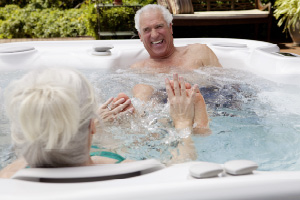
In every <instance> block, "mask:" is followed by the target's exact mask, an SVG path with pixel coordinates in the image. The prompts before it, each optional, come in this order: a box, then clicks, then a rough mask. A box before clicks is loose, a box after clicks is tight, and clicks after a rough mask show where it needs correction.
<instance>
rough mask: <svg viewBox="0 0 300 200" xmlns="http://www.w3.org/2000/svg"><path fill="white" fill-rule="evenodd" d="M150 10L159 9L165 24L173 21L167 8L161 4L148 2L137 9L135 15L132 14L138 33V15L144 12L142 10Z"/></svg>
mask: <svg viewBox="0 0 300 200" xmlns="http://www.w3.org/2000/svg"><path fill="white" fill-rule="evenodd" d="M150 10H152V11H153V10H157V11H160V12H161V14H162V15H163V17H164V19H165V21H166V23H167V25H168V26H170V24H171V23H172V21H173V16H172V14H171V13H170V12H169V10H168V9H167V8H165V7H164V6H162V5H157V4H148V5H146V6H144V7H142V8H141V9H139V10H138V11H137V12H136V14H135V16H134V22H135V28H136V30H137V31H138V32H139V33H140V17H141V14H142V13H144V12H149V11H150Z"/></svg>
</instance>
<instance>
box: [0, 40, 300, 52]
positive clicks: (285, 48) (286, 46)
mask: <svg viewBox="0 0 300 200" xmlns="http://www.w3.org/2000/svg"><path fill="white" fill-rule="evenodd" d="M55 40H58V41H59V40H60V41H61V40H95V38H93V37H75V38H72V37H70V38H34V39H28V38H21V39H0V44H1V43H8V42H26V41H55ZM271 43H274V44H277V45H278V47H279V48H280V51H281V52H289V53H295V54H298V55H300V46H298V47H295V46H293V43H286V42H271Z"/></svg>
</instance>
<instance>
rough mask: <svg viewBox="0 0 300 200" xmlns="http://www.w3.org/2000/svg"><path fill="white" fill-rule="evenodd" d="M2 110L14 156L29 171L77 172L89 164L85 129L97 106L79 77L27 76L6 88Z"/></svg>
mask: <svg viewBox="0 0 300 200" xmlns="http://www.w3.org/2000/svg"><path fill="white" fill-rule="evenodd" d="M5 108H6V111H7V114H8V117H9V119H10V121H11V135H12V139H13V142H14V145H15V147H16V150H17V153H21V154H22V156H24V158H25V160H26V161H27V163H28V164H29V165H30V166H32V167H60V166H76V165H82V164H85V163H86V162H87V160H88V159H89V157H88V155H89V137H90V135H89V125H90V120H91V119H92V118H94V117H95V116H96V109H97V103H96V98H95V94H94V90H93V87H92V86H91V85H90V83H89V82H88V81H87V80H86V79H85V77H84V76H83V75H81V74H80V73H79V72H77V71H75V70H71V69H58V68H48V69H39V70H34V71H31V72H29V73H27V74H25V75H24V76H23V77H22V78H21V79H19V80H15V81H13V82H12V83H11V84H10V85H9V86H8V87H7V88H6V91H5Z"/></svg>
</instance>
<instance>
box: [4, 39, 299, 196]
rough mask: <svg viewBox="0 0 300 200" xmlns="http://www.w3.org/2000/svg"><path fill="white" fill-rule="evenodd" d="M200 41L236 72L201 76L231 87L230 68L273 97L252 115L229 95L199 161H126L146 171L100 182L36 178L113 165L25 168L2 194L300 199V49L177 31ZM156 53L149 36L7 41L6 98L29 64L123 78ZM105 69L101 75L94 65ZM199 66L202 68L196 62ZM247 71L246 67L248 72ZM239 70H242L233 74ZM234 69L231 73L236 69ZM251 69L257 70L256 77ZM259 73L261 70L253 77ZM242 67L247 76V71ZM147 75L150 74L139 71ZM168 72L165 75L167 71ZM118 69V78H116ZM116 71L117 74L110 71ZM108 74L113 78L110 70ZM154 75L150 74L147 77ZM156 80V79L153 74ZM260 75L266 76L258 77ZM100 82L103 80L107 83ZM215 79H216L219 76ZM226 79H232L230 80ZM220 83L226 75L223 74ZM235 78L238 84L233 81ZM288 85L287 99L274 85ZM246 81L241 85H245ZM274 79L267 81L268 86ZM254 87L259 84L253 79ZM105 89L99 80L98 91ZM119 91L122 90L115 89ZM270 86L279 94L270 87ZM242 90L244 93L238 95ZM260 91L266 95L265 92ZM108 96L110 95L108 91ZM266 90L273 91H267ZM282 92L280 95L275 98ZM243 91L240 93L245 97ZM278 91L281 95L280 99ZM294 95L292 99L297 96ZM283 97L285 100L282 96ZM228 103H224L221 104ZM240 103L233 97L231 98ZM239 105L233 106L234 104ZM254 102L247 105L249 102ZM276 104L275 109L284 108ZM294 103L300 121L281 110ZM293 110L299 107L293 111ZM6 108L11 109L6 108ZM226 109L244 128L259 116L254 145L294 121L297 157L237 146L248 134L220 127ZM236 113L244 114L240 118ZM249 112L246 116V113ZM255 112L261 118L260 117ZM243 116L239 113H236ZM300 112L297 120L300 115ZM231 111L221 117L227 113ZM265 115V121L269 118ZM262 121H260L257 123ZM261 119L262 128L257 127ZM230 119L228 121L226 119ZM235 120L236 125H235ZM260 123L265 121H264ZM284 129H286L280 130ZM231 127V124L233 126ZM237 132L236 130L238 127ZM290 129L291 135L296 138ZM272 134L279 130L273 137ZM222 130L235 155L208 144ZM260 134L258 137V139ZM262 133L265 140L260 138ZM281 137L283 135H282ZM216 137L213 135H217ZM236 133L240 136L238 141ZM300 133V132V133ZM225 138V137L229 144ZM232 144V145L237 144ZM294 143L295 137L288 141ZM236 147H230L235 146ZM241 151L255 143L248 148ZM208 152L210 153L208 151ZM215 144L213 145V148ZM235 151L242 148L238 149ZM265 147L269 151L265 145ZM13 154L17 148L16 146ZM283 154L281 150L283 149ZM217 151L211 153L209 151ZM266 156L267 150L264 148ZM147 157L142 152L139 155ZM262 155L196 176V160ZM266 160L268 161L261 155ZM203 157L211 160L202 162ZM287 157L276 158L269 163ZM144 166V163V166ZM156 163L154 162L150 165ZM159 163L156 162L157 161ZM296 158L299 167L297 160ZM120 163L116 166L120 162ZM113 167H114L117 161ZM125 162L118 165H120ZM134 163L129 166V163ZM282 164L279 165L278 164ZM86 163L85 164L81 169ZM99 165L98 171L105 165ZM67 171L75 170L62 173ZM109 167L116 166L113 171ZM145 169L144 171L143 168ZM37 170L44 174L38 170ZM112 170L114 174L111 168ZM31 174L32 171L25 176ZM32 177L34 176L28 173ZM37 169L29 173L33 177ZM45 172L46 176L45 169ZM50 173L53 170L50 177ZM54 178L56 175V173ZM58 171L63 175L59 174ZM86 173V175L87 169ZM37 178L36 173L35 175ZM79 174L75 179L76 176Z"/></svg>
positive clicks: (220, 160)
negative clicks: (145, 40) (245, 164)
mask: <svg viewBox="0 0 300 200" xmlns="http://www.w3.org/2000/svg"><path fill="white" fill-rule="evenodd" d="M192 43H204V44H207V45H208V46H209V47H210V48H211V49H212V50H213V51H214V52H215V54H216V55H217V57H218V58H219V61H220V63H221V64H222V65H223V67H224V70H225V71H226V70H229V72H227V71H226V72H222V73H220V72H219V71H216V69H213V71H211V70H208V71H207V70H204V71H202V70H200V71H198V72H197V73H198V74H196V76H200V75H203V76H204V75H205V77H207V80H210V74H209V73H213V74H217V75H214V81H215V80H218V78H219V77H220V76H223V77H222V82H221V83H222V84H223V85H222V91H221V92H220V94H222V95H223V93H222V92H224V91H225V90H227V89H228V84H227V79H226V77H225V79H224V75H230V76H229V78H228V79H231V78H232V77H233V76H235V78H236V79H244V78H245V79H247V81H248V82H246V83H247V84H245V85H246V86H245V87H246V89H247V91H248V89H249V87H248V83H249V81H250V82H251V81H252V82H255V84H254V85H255V86H258V85H263V86H262V87H255V89H256V90H257V88H258V90H259V91H258V92H257V91H256V93H255V94H258V95H255V100H257V99H260V101H262V100H261V99H265V101H266V102H263V103H262V104H259V105H260V107H259V109H257V110H256V113H255V114H254V115H251V116H250V117H248V115H249V113H253V111H252V110H251V112H247V113H246V114H243V113H240V112H238V113H236V112H235V111H234V112H233V111H232V112H229V111H228V107H227V106H228V105H229V104H228V103H227V102H225V103H224V102H221V103H219V102H218V103H215V102H213V103H214V105H213V108H212V109H215V110H214V114H215V118H212V121H216V122H214V123H213V124H212V130H213V133H212V134H211V135H210V136H208V137H205V138H204V139H203V138H202V137H201V138H194V139H195V141H197V140H200V142H199V143H196V145H197V144H198V146H199V147H198V148H197V152H198V154H201V155H200V156H199V158H198V161H194V162H186V163H182V164H174V165H172V166H170V167H167V168H164V167H158V168H156V167H157V166H160V165H159V163H157V162H152V161H150V162H149V163H147V160H146V163H145V162H141V163H140V164H137V165H129V166H127V165H125V166H126V167H127V168H126V167H125V168H126V170H124V167H123V165H118V166H121V167H119V171H120V173H121V174H122V173H125V174H126V173H129V174H132V173H133V172H137V171H138V172H139V175H134V176H131V177H125V178H124V177H123V179H119V178H120V177H118V178H117V179H113V180H107V179H105V181H103V180H102V181H100V180H99V181H93V182H81V183H40V182H33V181H39V180H40V179H39V177H38V176H39V175H40V176H41V177H43V176H44V174H49V173H50V174H51V173H52V174H53V176H54V177H56V175H55V173H57V176H63V178H66V179H68V178H70V177H72V176H78V173H80V172H82V176H83V178H84V176H87V177H89V178H91V177H94V176H95V177H98V176H103V174H102V175H99V171H105V170H107V169H106V168H105V166H97V167H98V168H96V169H94V168H93V169H92V170H91V169H90V168H88V167H87V168H80V169H77V168H76V169H75V168H74V170H75V171H73V172H70V171H72V170H69V169H67V170H66V169H60V170H61V171H56V172H55V171H54V172H53V171H52V172H47V171H42V172H38V171H34V169H32V170H33V171H31V172H30V171H29V172H28V171H25V172H22V173H25V174H21V175H18V177H15V179H9V180H7V179H0V191H1V192H0V197H1V199H31V200H32V199H88V198H94V199H95V198H99V199H121V198H123V199H299V196H300V190H299V188H300V161H299V159H300V150H299V151H298V148H297V146H300V145H297V141H298V139H299V137H298V136H297V134H298V135H300V129H299V127H300V125H299V124H300V123H299V120H298V122H297V119H299V118H300V117H299V116H300V111H299V110H300V109H299V104H300V103H298V102H299V101H297V99H299V98H298V97H299V95H298V94H297V91H299V90H298V89H299V85H300V81H299V80H300V57H298V56H297V55H288V56H287V55H281V54H278V53H277V52H279V48H278V47H277V45H275V44H271V43H267V42H260V41H252V40H240V39H221V38H197V39H176V40H175V46H183V45H187V44H192ZM111 46H113V48H112V49H110V52H106V53H102V52H101V53H99V52H95V51H94V48H95V47H111ZM147 56H148V54H147V52H146V51H145V50H144V48H143V45H142V43H141V42H140V41H139V40H111V41H51V42H21V43H7V44H2V45H0V71H1V74H2V75H1V80H0V87H1V88H0V92H1V93H0V99H1V98H2V92H3V89H4V87H5V85H7V84H8V82H10V81H11V80H12V79H14V78H17V77H19V76H20V75H22V74H24V72H26V71H27V70H29V69H33V68H38V67H71V68H77V69H79V70H80V71H83V72H84V73H86V74H87V75H88V78H89V79H90V80H91V81H92V83H97V81H99V80H98V79H99V74H100V75H101V74H109V73H112V74H117V75H114V77H113V78H114V81H117V83H118V81H119V79H120V78H118V77H119V76H120V74H121V78H122V79H124V78H126V73H127V72H128V71H127V70H128V67H129V66H130V65H131V64H133V63H134V62H136V61H138V60H142V59H144V58H147ZM232 70H233V71H232ZM92 71H97V76H96V77H95V76H94V74H91V73H90V72H92ZM196 71H197V70H196ZM240 71H243V72H241V73H240ZM235 72H237V74H233V73H235ZM228 73H229V74H228ZM247 74H250V75H249V77H248V76H247ZM252 74H253V76H254V75H255V76H257V77H259V78H255V79H253V80H252V78H251V77H252ZM240 75H242V77H241V76H240ZM137 76H139V77H142V79H139V80H143V76H144V75H143V74H139V75H137ZM160 76H161V77H163V76H164V75H160ZM116 77H117V78H116ZM110 78H111V77H109V79H110ZM130 78H135V75H130V76H129V78H128V80H129V79H130ZM107 79H108V78H107ZM107 79H105V78H104V79H101V80H100V81H99V82H100V83H101V84H104V85H105V84H106V81H107ZM145 79H147V77H146V78H145ZM149 81H151V80H149ZM257 81H258V82H257ZM99 82H98V83H99ZM212 83H214V82H212ZM225 83H226V84H225ZM235 83H236V82H234V84H232V82H230V88H235V89H236V87H235V86H236V84H235ZM218 84H220V82H218ZM264 84H265V85H272V87H271V89H270V88H268V89H267V90H266V91H263V92H260V90H261V89H262V88H264V87H265V85H264ZM232 85H233V86H232ZM277 86H278V87H279V88H280V92H282V91H285V90H287V93H283V95H285V97H286V98H287V100H286V101H285V102H283V103H280V102H282V100H285V98H283V97H282V96H283V95H282V94H281V93H278V92H277V91H274V90H275V89H274V88H276V87H277ZM245 87H244V85H242V87H240V86H239V90H240V89H244V88H245ZM266 87H267V86H266ZM250 89H252V85H251V84H250ZM100 90H101V89H99V88H98V91H100ZM112 93H117V91H115V90H113V91H112ZM270 93H271V94H272V95H270ZM248 94H249V93H247V94H243V95H244V97H246V98H244V97H243V98H242V99H238V100H239V101H238V103H236V102H234V103H235V104H234V105H235V106H236V105H237V106H238V107H237V110H242V111H243V109H244V108H245V107H243V106H242V107H239V104H240V102H242V101H251V100H252V99H253V95H252V93H251V94H250V96H251V97H249V95H248ZM237 96H239V93H238V95H237ZM257 96H259V98H258V97H257ZM107 97H108V96H105V95H104V96H103V98H107ZM264 97H266V98H264ZM273 97H274V98H273ZM237 98H238V97H237ZM276 98H278V99H279V100H280V102H279V103H278V102H277V101H276ZM289 98H290V100H289ZM276 103H278V104H276ZM220 104H222V105H224V107H223V108H222V109H223V110H220V109H219V107H217V106H216V105H220ZM255 104H256V101H254V102H252V104H246V105H248V106H249V105H251V106H252V105H255ZM268 104H272V105H273V104H274V105H275V107H271V111H273V110H274V109H275V108H276V109H277V111H276V112H275V114H272V115H267V117H266V118H261V116H265V115H266V114H265V113H263V112H262V113H260V112H259V110H264V108H263V106H267V105H268ZM230 106H232V105H230ZM229 109H231V107H229ZM248 109H250V108H249V107H247V106H246V108H245V110H248ZM276 109H275V110H276ZM3 110H4V109H3V107H1V112H3ZM285 110H287V111H288V113H289V117H290V118H292V119H294V121H292V120H290V118H288V119H287V120H281V119H279V120H278V119H277V118H276V116H280V118H284V116H285V114H283V115H282V116H281V115H280V113H281V112H282V111H285ZM290 114H291V115H290ZM2 115H3V114H2ZM223 115H224V116H229V117H231V118H226V120H225V121H231V122H229V123H231V124H235V123H236V124H242V127H241V126H239V129H241V128H243V127H246V126H245V125H244V124H243V122H244V121H243V120H241V119H245V118H247V120H248V119H249V118H251V120H252V121H251V123H250V124H247V130H248V129H253V130H254V132H255V136H254V135H253V137H252V135H251V134H250V135H249V134H248V133H247V132H246V133H245V134H244V135H243V136H242V137H243V138H245V139H246V140H251V141H252V143H241V144H240V145H241V146H242V147H243V146H244V147H246V146H247V145H253V147H254V148H257V147H261V146H264V143H263V142H262V141H263V140H270V141H271V142H274V141H275V139H276V134H277V132H280V131H281V130H280V127H281V124H280V123H282V126H285V123H287V122H289V123H290V124H288V126H292V127H291V129H293V131H294V132H293V134H290V135H293V136H290V135H289V133H288V131H289V129H284V132H287V133H285V136H284V137H283V138H281V139H280V141H281V142H282V143H284V142H286V141H291V140H294V142H295V143H294V144H293V145H290V146H292V149H293V151H292V155H288V156H287V157H294V158H293V159H292V160H291V161H290V160H289V161H285V157H279V158H278V159H279V160H280V159H281V160H283V161H282V162H280V164H278V162H277V161H276V162H271V164H270V163H267V164H266V163H265V161H261V160H260V159H261V158H260V159H258V160H255V158H256V156H258V155H257V154H258V152H261V151H263V150H259V151H255V150H253V153H252V154H251V153H250V154H247V155H246V154H243V153H239V152H237V151H236V149H235V148H231V147H228V144H235V143H240V141H239V139H240V137H236V135H234V137H229V138H227V137H226V138H224V137H223V135H224V134H223V133H224V132H225V133H229V135H230V134H231V135H232V132H234V131H233V130H230V131H227V130H223V129H219V126H218V122H219V121H218V120H220V118H222V117H223ZM236 116H238V117H240V118H235V117H236ZM245 116H246V117H245ZM253 118H255V119H254V121H253ZM236 119H239V120H236ZM295 119H296V120H295ZM222 120H223V118H222V119H221V121H222ZM261 121H263V123H261ZM272 121H274V122H275V123H276V124H278V126H275V127H276V131H275V132H276V134H273V135H271V136H270V135H267V136H264V137H261V136H259V132H257V130H260V129H265V128H264V125H265V124H269V123H270V122H272ZM257 124H258V125H257ZM254 125H255V128H253V127H254ZM0 126H1V127H0V131H1V132H2V133H1V135H0V137H1V144H0V145H1V148H2V149H3V151H2V152H1V153H2V154H5V156H6V157H7V151H9V150H7V149H8V148H9V144H10V139H9V134H5V133H3V132H5V131H7V126H8V122H7V120H6V119H5V117H3V116H2V117H1V125H0ZM226 126H227V125H226ZM228 126H229V125H228ZM257 128H260V129H257ZM267 129H268V130H267V131H268V132H271V133H272V131H273V130H272V129H274V126H271V128H267ZM278 130H279V131H278ZM226 131H227V132H226ZM235 134H236V133H235ZM289 136H290V138H289ZM270 137H271V138H270ZM218 138H222V140H231V142H232V143H226V145H225V146H224V149H222V151H225V152H226V154H227V156H228V157H227V158H224V156H223V155H222V154H221V151H218V148H219V146H215V147H214V148H211V149H213V150H211V151H210V152H209V149H210V147H207V148H206V149H204V147H205V145H206V144H207V145H210V146H211V144H212V143H214V142H215V143H218V142H217V139H218ZM253 138H255V139H253ZM260 138H261V140H262V141H259V140H260ZM274 138H275V139H274ZM209 140H213V141H210V142H211V143H209ZM233 140H235V141H233ZM299 141H300V140H299ZM222 145H224V144H222ZM229 146H230V145H229ZM287 146H288V145H287ZM277 147H278V151H281V153H282V152H283V153H282V154H285V153H286V152H285V151H286V149H285V146H280V145H279V146H276V144H275V146H274V147H272V148H274V149H276V148H277ZM228 148H229V149H230V151H228V152H227V151H226V150H227V149H228ZM240 151H248V150H247V148H244V150H240ZM203 152H205V153H203ZM207 152H208V153H207ZM232 152H235V154H234V155H230V153H232ZM236 152H237V153H236ZM262 153H264V152H262ZM8 154H9V153H8ZM215 154H219V155H221V156H219V157H222V158H218V159H216V160H214V159H211V157H213V156H214V155H215ZM275 154H278V153H277V152H275ZM207 155H209V156H207ZM272 155H273V154H270V155H268V154H267V155H266V156H262V158H264V159H265V158H269V160H272ZM5 156H3V155H2V160H1V161H2V162H4V160H5V158H4V157H5ZM258 157H259V156H258ZM144 158H146V159H150V158H151V157H149V158H147V157H143V158H140V159H141V160H142V159H144ZM138 159H139V158H138ZM243 159H247V160H254V161H256V162H258V161H259V162H258V164H259V166H260V167H259V168H258V170H254V171H253V172H252V173H250V172H249V173H247V174H246V175H231V174H228V173H226V172H225V171H223V172H220V173H218V175H217V176H214V177H212V178H195V177H193V176H191V168H193V166H196V165H199V164H201V161H205V162H213V163H218V164H219V165H220V166H222V167H224V165H223V164H224V163H226V162H227V161H229V160H243ZM260 161H261V162H260ZM285 162H286V163H287V165H288V166H285V165H284V163H285ZM202 164H203V163H202ZM277 164H278V165H280V167H277V166H271V167H269V166H268V165H277ZM136 166H141V168H139V167H136ZM145 166H147V167H149V166H150V168H147V167H145ZM153 166H154V168H155V169H153ZM290 166H292V167H290ZM114 167H115V166H114ZM111 168H113V167H112V166H111ZM117 168H118V167H117ZM127 169H128V170H127ZM278 169H279V170H278ZM76 170H79V171H76ZM141 170H144V171H147V170H148V171H147V173H140V171H141ZM87 171H90V172H91V171H93V173H91V174H88V173H87ZM97 172H98V173H97ZM62 174H67V175H62ZM108 174H109V172H108ZM141 174H142V175H141ZM36 176H37V177H36ZM106 176H108V175H107V174H106ZM24 177H25V178H24ZM26 177H27V178H26ZM28 177H29V178H28ZM44 178H45V177H44ZM48 178H49V177H48ZM50 178H51V177H50ZM56 178H57V177H56ZM81 178H82V177H81ZM28 180H31V181H28ZM71 182H72V181H71Z"/></svg>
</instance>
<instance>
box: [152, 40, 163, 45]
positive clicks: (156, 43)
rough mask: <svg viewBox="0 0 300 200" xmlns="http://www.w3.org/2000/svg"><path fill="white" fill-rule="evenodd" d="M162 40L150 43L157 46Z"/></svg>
mask: <svg viewBox="0 0 300 200" xmlns="http://www.w3.org/2000/svg"><path fill="white" fill-rule="evenodd" d="M161 42H162V40H159V41H156V42H152V44H158V43H161Z"/></svg>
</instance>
